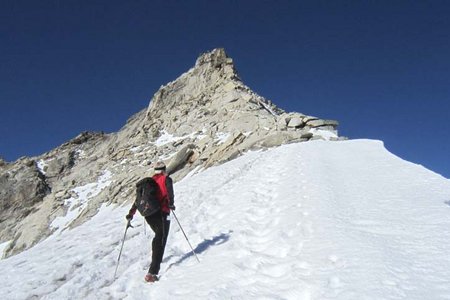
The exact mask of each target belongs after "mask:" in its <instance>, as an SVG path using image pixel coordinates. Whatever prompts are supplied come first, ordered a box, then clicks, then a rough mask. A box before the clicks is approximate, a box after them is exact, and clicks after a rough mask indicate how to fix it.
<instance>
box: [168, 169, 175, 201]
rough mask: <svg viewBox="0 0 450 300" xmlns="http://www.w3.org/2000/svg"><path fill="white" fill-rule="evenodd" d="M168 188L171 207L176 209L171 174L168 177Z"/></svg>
mask: <svg viewBox="0 0 450 300" xmlns="http://www.w3.org/2000/svg"><path fill="white" fill-rule="evenodd" d="M166 189H167V196H168V197H169V208H171V209H174V208H175V205H174V200H175V195H174V193H173V182H172V178H170V177H169V176H167V177H166Z"/></svg>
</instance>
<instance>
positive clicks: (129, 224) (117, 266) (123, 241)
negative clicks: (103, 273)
mask: <svg viewBox="0 0 450 300" xmlns="http://www.w3.org/2000/svg"><path fill="white" fill-rule="evenodd" d="M130 227H131V228H133V226H131V220H128V223H127V228H125V233H124V235H123V240H122V246H121V247H120V252H119V257H118V258H117V265H116V270H115V271H114V279H116V274H117V269H118V268H119V262H120V256H121V255H122V249H123V244H124V243H125V237H126V236H127V231H128V228H130Z"/></svg>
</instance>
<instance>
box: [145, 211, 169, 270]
mask: <svg viewBox="0 0 450 300" xmlns="http://www.w3.org/2000/svg"><path fill="white" fill-rule="evenodd" d="M167 216H168V215H167V214H166V213H163V212H157V213H156V214H153V215H151V216H148V217H146V218H145V220H146V221H147V223H148V225H150V227H151V228H152V230H153V232H154V233H155V236H154V237H153V241H152V263H151V264H150V269H149V270H148V272H149V273H150V274H154V275H157V274H158V273H159V268H160V265H161V261H162V259H163V256H164V248H165V247H166V242H167V236H168V235H169V228H170V221H169V220H167Z"/></svg>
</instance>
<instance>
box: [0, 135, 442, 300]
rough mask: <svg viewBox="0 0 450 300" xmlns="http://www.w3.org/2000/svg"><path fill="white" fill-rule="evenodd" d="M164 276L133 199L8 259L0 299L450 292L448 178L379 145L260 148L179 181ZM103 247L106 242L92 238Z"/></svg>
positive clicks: (428, 295)
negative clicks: (154, 271) (154, 267)
mask: <svg viewBox="0 0 450 300" xmlns="http://www.w3.org/2000/svg"><path fill="white" fill-rule="evenodd" d="M175 193H176V199H175V202H176V205H177V211H176V213H177V216H178V218H179V220H180V222H181V223H182V225H183V227H184V229H185V231H186V233H187V235H188V237H189V239H190V241H191V243H192V245H193V246H194V248H195V249H196V252H197V253H198V255H199V257H200V260H201V263H198V262H197V261H196V260H195V257H193V255H192V254H191V253H190V249H189V247H188V245H187V243H186V241H185V240H184V237H183V235H182V233H181V232H180V229H179V228H178V225H177V224H176V223H175V222H172V225H171V230H170V235H169V240H168V244H167V248H166V254H165V260H164V262H163V264H162V266H161V275H162V276H161V280H160V281H159V282H158V283H156V284H152V285H149V284H147V283H145V282H144V281H143V277H144V275H145V272H146V269H147V267H148V264H149V254H150V243H151V238H152V236H151V234H150V230H149V229H148V228H147V230H146V233H147V235H145V234H144V229H143V226H142V225H143V218H141V217H139V216H136V217H135V219H134V221H133V223H134V225H135V228H133V229H130V230H129V231H128V235H127V239H126V242H125V246H124V250H123V256H122V258H121V264H120V266H119V271H118V278H117V279H116V280H113V278H112V276H113V273H114V268H115V264H116V261H117V255H118V253H119V249H120V242H121V238H122V236H123V231H124V229H125V219H124V216H125V214H126V213H127V211H128V209H129V205H126V206H123V207H113V206H103V207H102V209H101V210H100V212H99V213H98V214H97V215H96V216H95V217H93V218H92V219H91V220H90V221H88V222H86V223H85V224H83V225H81V226H79V227H77V228H74V229H71V230H66V231H63V232H62V233H61V234H59V235H53V236H51V237H50V238H48V239H47V240H45V241H43V242H41V243H39V244H38V245H36V246H35V247H33V248H31V249H29V250H27V251H24V252H22V253H20V254H18V255H16V256H13V257H10V258H8V259H5V260H2V261H0V268H1V269H2V271H3V272H1V273H0V281H1V282H2V283H3V285H2V288H1V290H0V298H1V299H34V298H36V299H80V298H83V299H418V300H419V299H450V260H449V258H448V253H450V243H449V242H448V241H449V240H450V231H449V230H448V228H449V226H450V217H449V216H450V205H449V204H448V201H450V181H449V180H447V179H445V178H443V177H441V176H439V175H437V174H435V173H432V172H430V171H428V170H426V169H424V168H423V167H421V166H418V165H415V164H411V163H408V162H405V161H403V160H401V159H399V158H398V157H396V156H394V155H392V154H390V153H389V152H387V151H386V150H385V149H384V148H383V145H382V143H381V142H377V141H369V140H358V141H347V142H326V141H314V142H309V143H300V144H290V145H285V146H281V147H278V148H274V149H272V150H268V151H260V152H250V153H247V154H246V155H244V156H242V157H240V158H238V159H235V160H233V161H230V162H228V163H226V164H224V165H222V166H218V167H213V168H210V169H207V170H205V171H203V172H201V173H198V174H194V175H192V176H189V177H187V178H186V179H184V180H182V181H181V182H179V183H177V184H176V185H175ZM94 241H95V243H94Z"/></svg>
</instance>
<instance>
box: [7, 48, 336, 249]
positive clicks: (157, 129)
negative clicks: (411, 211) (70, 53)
mask: <svg viewBox="0 0 450 300" xmlns="http://www.w3.org/2000/svg"><path fill="white" fill-rule="evenodd" d="M337 126H338V122H337V121H333V120H322V119H319V118H316V117H313V116H307V115H304V114H301V113H297V112H285V111H283V110H282V109H280V108H278V107H277V106H275V105H274V104H273V103H272V102H271V101H269V100H267V99H265V98H263V97H261V96H259V95H257V94H256V93H255V92H253V91H252V90H251V89H250V88H249V87H247V86H246V85H245V84H244V83H243V82H242V80H241V79H240V78H239V76H238V74H237V72H236V69H235V67H234V64H233V60H232V59H231V58H229V57H228V56H227V55H226V53H225V51H224V50H223V49H215V50H213V51H211V52H208V53H205V54H203V55H201V56H200V57H199V58H198V59H197V61H196V63H195V66H194V67H193V68H191V69H190V70H189V71H187V72H186V73H184V74H182V75H181V76H180V77H179V78H177V79H176V80H174V81H172V82H170V83H168V84H167V85H165V86H162V87H161V88H160V89H159V90H158V91H157V92H156V93H155V95H154V96H153V98H152V99H151V101H150V104H149V106H148V107H147V108H146V109H143V110H142V111H140V112H138V113H137V114H135V115H134V116H132V117H131V118H130V119H129V120H128V121H127V123H126V124H125V126H124V127H123V128H122V129H121V130H120V131H119V132H117V133H111V134H105V133H90V132H84V133H81V134H80V135H79V136H77V137H75V138H74V139H72V140H71V141H69V142H67V143H65V144H63V145H61V146H60V147H58V148H56V149H54V150H52V151H50V152H48V153H45V154H43V155H41V156H38V157H34V158H22V159H19V160H18V161H16V162H14V163H6V162H4V161H3V160H2V161H0V197H1V203H0V205H1V207H2V210H1V213H0V243H1V242H6V241H9V247H8V248H7V249H6V252H5V255H6V256H8V255H12V254H15V253H17V252H20V251H21V250H23V249H26V248H29V247H31V246H33V245H34V244H35V243H37V242H38V241H40V240H41V239H42V238H45V237H46V236H48V235H49V234H51V233H52V232H55V231H62V230H66V229H68V228H71V227H73V226H76V225H78V224H80V223H82V222H84V221H85V220H86V219H88V218H90V217H91V216H93V215H95V213H96V212H97V210H98V208H99V207H100V206H101V205H102V204H103V203H106V204H110V203H119V204H120V203H124V202H126V201H130V200H132V199H133V198H134V183H135V182H136V181H137V180H138V179H139V178H141V177H143V176H148V175H149V172H151V168H150V165H151V163H152V162H154V161H156V160H164V161H166V163H167V164H168V166H169V168H168V169H169V171H170V172H171V173H172V177H173V178H174V179H175V180H180V179H181V178H183V177H184V176H186V174H188V173H192V172H196V171H198V170H201V169H204V168H208V167H210V166H213V165H216V164H220V163H223V162H225V161H228V160H230V159H233V158H235V157H237V156H239V155H241V154H242V153H243V152H245V151H248V150H250V149H263V148H267V147H275V146H279V145H282V144H286V143H292V142H304V141H308V140H310V139H334V140H338V139H340V138H339V137H338V135H337V131H336V128H337ZM181 205H182V204H181Z"/></svg>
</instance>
